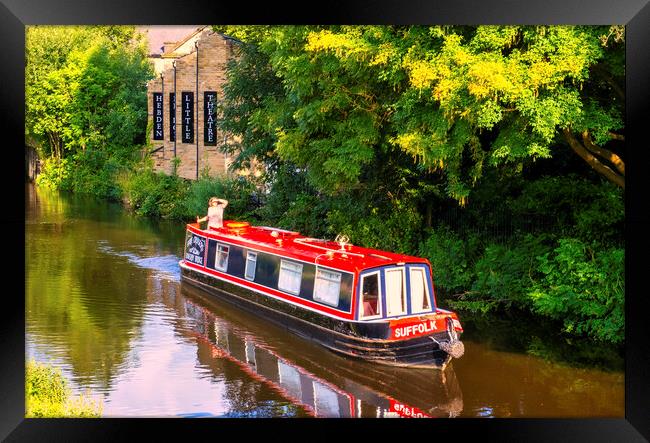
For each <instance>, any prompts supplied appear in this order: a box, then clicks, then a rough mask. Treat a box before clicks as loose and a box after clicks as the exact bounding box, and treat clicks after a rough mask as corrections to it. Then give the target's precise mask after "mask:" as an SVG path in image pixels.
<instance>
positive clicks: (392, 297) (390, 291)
mask: <svg viewBox="0 0 650 443" xmlns="http://www.w3.org/2000/svg"><path fill="white" fill-rule="evenodd" d="M404 283H405V282H404V268H395V269H388V270H386V314H387V315H388V316H389V317H391V316H393V315H402V314H405V313H406V297H405V296H404V295H405V294H404V293H405V292H406V291H405V289H406V288H405V287H404V286H405V284H404Z"/></svg>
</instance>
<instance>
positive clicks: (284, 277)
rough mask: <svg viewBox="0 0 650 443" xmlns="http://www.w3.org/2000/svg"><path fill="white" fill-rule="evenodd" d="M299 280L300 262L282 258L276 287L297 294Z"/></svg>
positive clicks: (298, 291)
mask: <svg viewBox="0 0 650 443" xmlns="http://www.w3.org/2000/svg"><path fill="white" fill-rule="evenodd" d="M301 281H302V265H301V264H300V263H294V262H290V261H286V260H282V261H281V262H280V277H279V279H278V289H281V290H283V291H287V292H290V293H292V294H299V293H300V283H301Z"/></svg>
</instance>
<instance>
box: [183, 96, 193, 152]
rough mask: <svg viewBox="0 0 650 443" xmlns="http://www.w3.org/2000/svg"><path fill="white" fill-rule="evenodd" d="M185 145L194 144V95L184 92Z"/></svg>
mask: <svg viewBox="0 0 650 443" xmlns="http://www.w3.org/2000/svg"><path fill="white" fill-rule="evenodd" d="M181 99H182V101H183V108H182V109H183V143H194V93H193V92H183V93H182V94H181Z"/></svg>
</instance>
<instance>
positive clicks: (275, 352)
mask: <svg viewBox="0 0 650 443" xmlns="http://www.w3.org/2000/svg"><path fill="white" fill-rule="evenodd" d="M25 198H26V200H25V204H26V213H25V217H26V225H25V231H26V232H25V234H26V244H25V271H26V272H25V297H26V358H28V359H29V358H33V359H35V360H37V361H41V362H47V363H49V364H52V365H54V366H56V367H59V368H61V370H62V371H63V373H64V375H65V376H66V377H67V379H68V380H69V381H70V382H71V385H72V387H73V388H74V390H75V391H76V392H89V393H90V395H91V396H93V397H94V398H96V399H101V400H102V403H103V415H104V416H107V417H109V416H112V417H124V416H139V417H143V416H155V417H167V416H181V417H203V416H205V417H213V416H216V417H310V416H316V417H398V416H406V417H408V416H416V417H458V416H460V417H593V416H596V417H623V415H624V376H623V360H622V358H621V357H620V355H618V353H617V352H615V351H612V350H607V349H600V348H597V347H596V346H594V345H591V344H588V343H587V344H585V343H580V342H575V341H574V342H573V343H567V340H566V339H561V338H553V337H549V336H548V335H549V333H548V332H547V328H546V326H545V325H540V324H535V323H531V322H530V321H529V320H521V319H520V320H519V321H517V319H514V320H513V319H508V320H506V319H493V318H492V319H489V318H488V319H471V318H468V317H465V318H463V317H462V316H461V320H462V321H463V323H464V326H465V329H466V333H465V335H464V337H463V341H464V343H465V355H464V356H463V357H462V358H460V359H458V360H454V361H453V363H452V364H451V365H450V366H449V367H448V368H447V369H446V370H445V371H436V370H420V369H418V370H409V369H394V368H389V367H384V366H377V365H374V364H370V363H367V362H360V361H356V360H349V359H347V358H344V357H340V356H338V355H335V354H333V353H331V352H329V351H327V350H325V349H324V348H321V347H320V346H318V345H316V344H313V343H310V342H306V341H304V340H303V339H301V338H298V337H296V336H294V335H292V334H290V333H288V332H287V331H285V330H283V329H281V328H279V327H276V326H274V325H272V324H270V323H268V322H267V321H265V320H263V319H259V318H257V317H255V316H252V315H251V314H248V313H244V312H242V311H240V310H239V309H237V308H235V307H231V306H229V305H228V304H225V303H223V302H220V301H217V300H214V299H213V298H211V297H210V296H209V295H208V294H205V293H202V292H200V291H197V290H196V289H192V288H188V287H186V286H185V285H182V284H181V283H180V272H179V268H178V260H179V259H180V256H181V253H182V246H183V238H184V226H183V225H182V224H180V223H169V222H153V221H150V220H146V219H142V218H138V217H135V216H133V215H130V214H128V213H126V212H125V211H124V210H123V209H122V208H121V207H120V206H118V205H114V204H108V203H106V202H102V201H95V200H92V199H89V198H83V197H78V196H69V195H63V194H59V193H55V192H51V191H47V190H43V189H40V188H39V189H35V188H34V187H33V186H30V185H28V186H27V187H26V196H25ZM439 302H440V301H439ZM441 305H442V307H445V306H444V301H441ZM548 330H552V329H548Z"/></svg>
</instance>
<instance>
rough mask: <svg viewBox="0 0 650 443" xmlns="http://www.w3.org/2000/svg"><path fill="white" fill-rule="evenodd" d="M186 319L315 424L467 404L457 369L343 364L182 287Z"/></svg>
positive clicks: (456, 410)
mask: <svg viewBox="0 0 650 443" xmlns="http://www.w3.org/2000/svg"><path fill="white" fill-rule="evenodd" d="M181 292H182V295H183V296H184V297H181V299H182V300H183V303H184V305H185V306H184V307H183V308H184V309H183V310H184V311H185V312H184V314H185V315H186V316H187V317H189V318H190V319H191V320H192V321H191V322H190V323H191V324H193V326H192V332H193V333H194V334H195V336H196V338H197V339H199V340H200V341H202V342H206V343H207V344H208V345H209V346H210V348H211V354H212V355H209V356H208V355H201V354H202V353H199V354H200V355H199V361H200V362H201V364H205V365H206V366H209V361H205V360H206V359H209V358H224V359H227V360H229V361H231V362H233V363H235V364H236V365H238V366H239V367H240V368H241V369H242V370H243V371H244V372H246V373H247V374H248V375H249V376H251V377H252V378H254V379H256V380H258V381H261V382H263V383H265V384H267V385H268V386H270V387H271V388H272V389H273V390H275V391H276V392H278V393H279V394H281V395H282V396H283V397H285V398H287V399H288V400H290V401H291V402H292V403H295V404H299V405H301V406H302V407H303V408H305V410H307V411H308V412H309V413H311V414H312V415H313V416H315V417H341V418H347V417H422V418H426V417H456V416H458V415H460V413H461V412H462V409H463V399H462V393H461V390H460V386H459V384H458V380H457V379H456V375H455V373H454V370H453V367H452V365H449V366H448V367H447V368H445V369H444V370H432V369H414V368H397V367H389V366H384V365H374V364H373V363H369V362H365V361H358V360H352V359H346V358H345V357H342V356H339V355H337V354H334V353H332V352H328V351H327V350H325V349H323V348H322V347H319V346H317V345H315V344H314V343H311V342H308V341H306V340H302V339H301V338H299V337H296V336H295V335H293V334H289V333H288V332H287V331H286V330H283V329H282V328H280V327H278V326H276V325H275V324H271V323H270V322H264V321H260V319H259V318H256V317H255V316H253V315H252V314H249V313H247V312H243V311H242V310H240V309H238V308H236V307H233V306H230V305H229V304H227V303H225V302H223V301H221V300H215V299H214V298H213V297H212V296H211V295H209V294H207V293H205V292H203V291H201V290H199V289H196V288H195V287H193V286H190V285H187V284H181Z"/></svg>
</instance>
